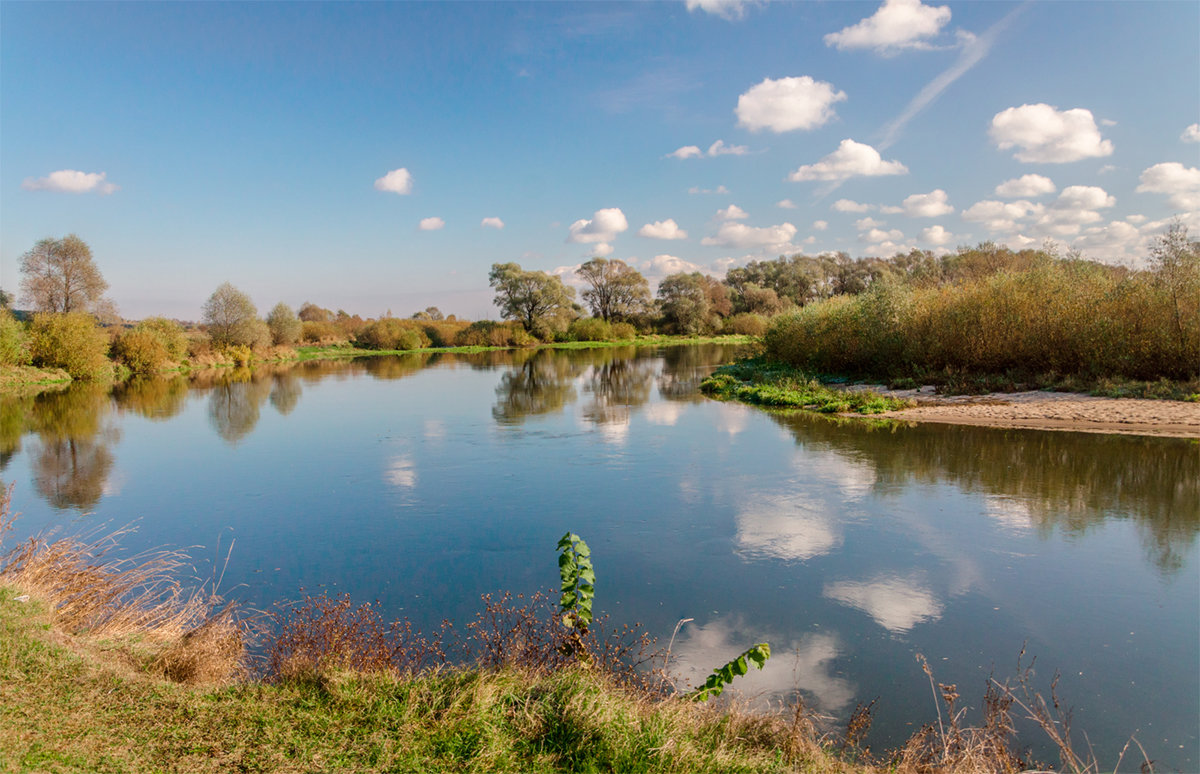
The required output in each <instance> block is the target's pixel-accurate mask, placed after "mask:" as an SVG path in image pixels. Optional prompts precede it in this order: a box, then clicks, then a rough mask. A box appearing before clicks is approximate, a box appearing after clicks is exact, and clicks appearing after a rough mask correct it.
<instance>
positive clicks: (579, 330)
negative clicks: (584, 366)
mask: <svg viewBox="0 0 1200 774" xmlns="http://www.w3.org/2000/svg"><path fill="white" fill-rule="evenodd" d="M567 340H568V341H612V340H613V330H612V326H611V325H609V324H608V323H607V322H605V321H604V320H601V319H600V318H599V317H584V318H582V319H579V320H575V321H574V322H572V323H571V325H570V326H569V327H568V328H567Z"/></svg>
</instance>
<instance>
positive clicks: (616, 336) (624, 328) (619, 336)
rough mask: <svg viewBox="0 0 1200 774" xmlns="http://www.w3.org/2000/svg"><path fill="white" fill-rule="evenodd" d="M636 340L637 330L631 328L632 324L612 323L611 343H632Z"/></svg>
mask: <svg viewBox="0 0 1200 774" xmlns="http://www.w3.org/2000/svg"><path fill="white" fill-rule="evenodd" d="M636 338H637V328H635V327H633V324H632V323H627V322H619V323H613V326H612V340H613V341H633V340H634V339H636Z"/></svg>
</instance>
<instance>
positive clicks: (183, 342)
mask: <svg viewBox="0 0 1200 774" xmlns="http://www.w3.org/2000/svg"><path fill="white" fill-rule="evenodd" d="M136 330H139V331H147V332H149V333H151V334H153V335H154V337H155V338H157V339H158V341H159V342H160V343H161V344H162V345H163V348H164V349H166V351H167V359H168V360H170V361H172V362H175V363H180V362H182V361H183V360H184V359H185V358H186V357H187V355H188V344H189V342H188V336H187V334H186V333H184V331H183V328H182V327H181V326H180V325H179V323H177V322H175V321H174V320H168V319H166V318H165V317H147V318H146V319H145V320H142V321H141V322H140V323H138V324H137V328H136Z"/></svg>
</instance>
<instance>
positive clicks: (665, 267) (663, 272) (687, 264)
mask: <svg viewBox="0 0 1200 774" xmlns="http://www.w3.org/2000/svg"><path fill="white" fill-rule="evenodd" d="M638 268H639V269H640V270H641V272H642V273H643V274H644V275H646V278H647V279H661V278H663V277H665V276H667V275H668V274H678V273H679V272H681V271H686V272H688V273H691V272H694V271H703V269H701V268H700V267H699V266H697V265H696V264H694V263H692V262H691V261H685V260H683V259H682V258H679V257H677V256H674V255H656V256H654V257H653V258H651V259H650V260H648V261H642V262H641V263H640V264H638Z"/></svg>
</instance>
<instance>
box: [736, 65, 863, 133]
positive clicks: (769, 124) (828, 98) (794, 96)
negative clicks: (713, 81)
mask: <svg viewBox="0 0 1200 774" xmlns="http://www.w3.org/2000/svg"><path fill="white" fill-rule="evenodd" d="M845 99H846V92H844V91H838V90H837V89H835V88H834V87H833V85H832V84H829V83H826V82H825V81H818V80H814V79H813V78H811V77H809V76H807V75H802V76H800V77H796V78H779V79H777V80H772V79H771V78H764V79H763V81H762V83H759V84H757V85H755V86H752V87H750V89H749V90H748V91H747V92H746V93H745V94H742V95H741V96H740V97H738V101H737V107H736V108H735V109H734V113H735V114H736V115H737V118H738V126H744V127H746V128H747V129H749V130H750V131H752V132H757V131H760V130H762V129H768V130H770V131H772V132H776V133H780V132H790V131H793V130H796V129H805V130H807V129H816V128H817V127H820V126H824V125H825V124H827V123H829V122H830V121H831V120H833V119H834V118H835V117H836V116H837V113H835V112H834V110H833V106H834V104H835V103H838V102H842V101H844V100H845Z"/></svg>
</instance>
